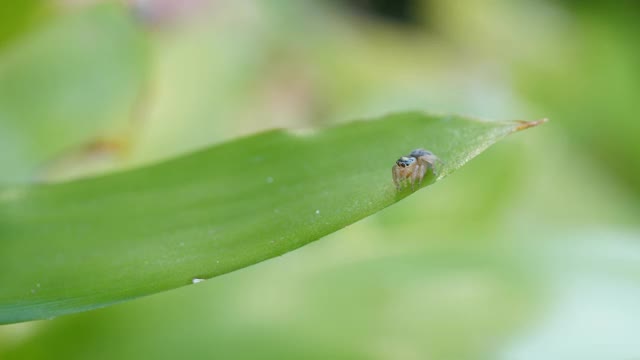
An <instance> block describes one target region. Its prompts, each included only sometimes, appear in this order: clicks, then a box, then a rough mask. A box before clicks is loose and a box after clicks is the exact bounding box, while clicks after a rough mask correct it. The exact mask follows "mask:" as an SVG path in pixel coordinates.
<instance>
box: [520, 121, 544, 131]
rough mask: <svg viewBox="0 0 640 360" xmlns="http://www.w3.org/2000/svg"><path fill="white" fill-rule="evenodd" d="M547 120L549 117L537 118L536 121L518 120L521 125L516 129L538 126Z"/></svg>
mask: <svg viewBox="0 0 640 360" xmlns="http://www.w3.org/2000/svg"><path fill="white" fill-rule="evenodd" d="M547 121H549V119H547V118H544V119H540V120H535V121H524V120H518V121H517V123H519V124H520V125H519V126H518V127H517V128H516V129H515V131H520V130H525V129H528V128H532V127H535V126H538V125H540V124H544V123H546V122H547Z"/></svg>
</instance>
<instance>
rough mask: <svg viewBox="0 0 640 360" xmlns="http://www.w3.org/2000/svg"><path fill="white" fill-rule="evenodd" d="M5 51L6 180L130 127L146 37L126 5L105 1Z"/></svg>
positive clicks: (1, 151)
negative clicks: (97, 138) (106, 2)
mask: <svg viewBox="0 0 640 360" xmlns="http://www.w3.org/2000/svg"><path fill="white" fill-rule="evenodd" d="M16 40H20V41H17V42H15V43H12V44H11V46H9V47H7V48H6V49H3V52H2V54H1V56H0V166H1V167H2V171H0V182H4V183H15V182H19V181H24V180H25V179H29V178H33V175H34V172H35V171H36V169H38V167H40V166H42V164H43V163H45V162H47V161H49V160H51V159H52V158H53V157H55V156H59V155H61V154H62V153H63V152H65V151H68V150H70V149H72V148H73V147H77V146H80V145H83V144H86V143H88V142H89V141H90V140H92V139H95V138H96V137H98V136H100V135H102V136H108V135H113V133H117V132H122V131H123V129H126V127H127V126H128V124H129V121H130V119H131V114H132V110H133V108H134V105H135V104H136V102H137V101H138V99H139V96H140V93H141V91H142V87H143V85H144V80H145V76H146V74H145V73H146V71H145V63H146V61H147V45H146V38H145V36H144V33H143V31H142V30H141V29H139V28H138V27H137V26H136V23H135V21H134V19H133V18H132V16H131V14H129V13H127V9H126V8H125V7H123V6H118V5H116V4H100V5H97V6H94V7H91V8H88V9H87V10H82V11H78V12H73V13H71V14H65V15H61V16H58V17H54V18H53V19H51V20H49V21H47V22H46V23H45V24H42V25H40V26H38V28H37V30H34V31H33V32H30V33H29V34H26V35H24V36H22V37H20V38H19V39H16Z"/></svg>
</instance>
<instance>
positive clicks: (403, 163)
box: [396, 156, 416, 168]
mask: <svg viewBox="0 0 640 360" xmlns="http://www.w3.org/2000/svg"><path fill="white" fill-rule="evenodd" d="M415 161H416V158H413V157H407V156H403V157H401V158H400V159H398V160H397V161H396V165H398V166H400V167H403V168H405V167H407V166H409V165H411V164H413V163H414V162H415Z"/></svg>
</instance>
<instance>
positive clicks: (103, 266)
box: [0, 113, 541, 323]
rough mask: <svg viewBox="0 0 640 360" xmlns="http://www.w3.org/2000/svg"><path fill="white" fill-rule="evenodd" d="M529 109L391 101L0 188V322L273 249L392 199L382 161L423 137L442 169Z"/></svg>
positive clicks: (511, 127) (207, 270) (185, 277)
mask: <svg viewBox="0 0 640 360" xmlns="http://www.w3.org/2000/svg"><path fill="white" fill-rule="evenodd" d="M539 123H541V121H538V122H529V123H526V122H480V121H474V120H469V119H465V118H461V117H455V116H450V117H442V116H429V115H422V114H419V113H404V114H396V115H390V116H387V117H384V118H382V119H378V120H375V121H359V122H353V123H349V124H346V125H342V126H338V127H334V128H329V129H326V130H322V131H319V132H317V133H314V134H306V135H305V134H297V135H296V134H291V133H287V132H285V131H280V130H278V131H270V132H266V133H262V134H257V135H254V136H250V137H246V138H241V139H237V140H234V141H231V142H228V143H224V144H221V145H218V146H214V147H211V148H209V149H206V150H203V151H200V152H197V153H193V154H190V155H187V156H183V157H180V158H176V159H173V160H169V161H166V162H163V163H160V164H157V165H153V166H148V167H143V168H139V169H135V170H130V171H126V172H121V173H116V174H111V175H107V176H102V177H96V178H89V179H82V180H77V181H71V182H67V183H59V184H42V185H34V186H24V187H11V188H5V189H3V190H2V191H0V239H1V242H0V284H2V287H1V288H0V323H9V322H19V321H26V320H32V319H41V318H49V317H54V316H58V315H61V314H67V313H73V312H78V311H83V310H88V309H93V308H97V307H102V306H105V305H108V304H113V303H117V302H121V301H124V300H127V299H132V298H135V297H139V296H143V295H148V294H152V293H155V292H159V291H164V290H168V289H172V288H176V287H179V286H183V285H188V284H191V283H196V282H199V279H206V278H210V277H213V276H217V275H221V274H224V273H228V272H230V271H233V270H237V269H240V268H243V267H246V266H248V265H251V264H255V263H257V262H260V261H263V260H266V259H269V258H272V257H274V256H278V255H281V254H284V253H286V252H288V251H291V250H294V249H296V248H298V247H300V246H303V245H305V244H307V243H309V242H311V241H314V240H317V239H319V238H321V237H323V236H325V235H327V234H329V233H331V232H334V231H336V230H339V229H341V228H343V227H345V226H347V225H349V224H352V223H354V222H355V221H358V220H360V219H362V218H364V217H366V216H368V215H371V214H373V213H375V212H377V211H380V210H381V209H383V208H385V207H387V206H389V205H391V204H393V203H395V202H397V201H399V200H400V199H402V198H403V197H406V196H407V195H409V194H410V193H411V192H412V190H411V189H410V188H406V189H404V190H403V191H397V190H396V188H395V187H394V185H393V183H392V181H391V167H392V165H393V164H394V161H395V160H396V159H397V158H398V157H400V156H402V155H405V154H407V153H409V152H410V151H411V150H413V149H415V148H419V147H424V148H427V149H429V150H431V151H433V152H434V153H435V154H436V155H437V156H439V157H440V159H441V160H442V162H443V164H442V165H441V166H439V168H438V172H437V176H434V175H433V174H432V173H428V175H427V177H426V178H425V181H424V182H423V184H422V186H427V185H429V184H431V183H433V182H435V181H436V178H437V179H442V178H444V177H445V176H447V175H449V174H451V173H452V172H453V171H455V170H456V169H457V168H459V167H460V166H462V165H463V164H464V163H466V162H467V161H469V160H470V159H471V158H473V157H474V156H476V155H478V154H479V153H480V152H482V151H483V150H484V149H486V148H487V147H488V146H490V145H491V144H493V143H495V142H496V141H498V140H499V139H501V138H503V137H504V136H506V135H508V134H510V133H513V132H515V131H517V130H521V129H524V128H527V127H531V126H535V125H537V124H539Z"/></svg>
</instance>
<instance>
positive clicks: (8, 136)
mask: <svg viewBox="0 0 640 360" xmlns="http://www.w3.org/2000/svg"><path fill="white" fill-rule="evenodd" d="M3 7H4V8H3V10H2V12H1V13H0V166H1V167H0V183H4V184H12V183H20V182H32V181H61V180H64V179H70V178H75V177H78V176H84V175H87V174H94V173H101V172H106V171H113V170H116V169H122V168H129V167H133V166H138V165H140V164H145V163H150V162H155V161H160V160H162V159H165V158H167V157H171V156H176V155H179V154H182V153H185V152H188V151H191V150H194V149H198V148H202V147H205V146H208V145H211V144H215V143H218V142H221V141H224V140H228V139H233V138H235V137H238V136H241V135H246V134H251V133H255V132H257V131H260V130H264V129H269V128H274V127H285V128H291V129H306V128H311V127H321V126H327V125H331V124H334V123H338V122H342V121H349V120H353V119H357V118H363V117H367V116H377V115H381V114H384V113H388V112H393V111H404V110H425V111H429V112H437V113H458V114H465V115H470V116H474V117H480V118H487V119H495V120H507V119H537V118H541V117H548V118H550V119H551V122H550V123H548V124H546V125H544V126H542V127H540V128H538V129H535V130H532V131H530V132H527V133H526V134H520V135H516V136H513V137H511V138H509V139H508V140H506V141H504V142H503V143H501V144H498V145H497V146H495V147H493V148H492V149H490V150H489V151H487V153H486V154H484V155H482V156H481V157H479V158H478V159H476V160H474V161H472V162H471V163H470V164H468V165H467V166H465V167H464V168H462V169H461V170H460V171H459V172H458V173H456V174H455V175H454V176H452V177H450V178H447V179H446V181H443V182H441V183H438V184H437V186H434V187H430V188H429V189H428V190H426V191H421V192H419V193H417V194H415V195H414V196H411V197H409V198H407V199H406V200H404V201H403V202H401V203H400V204H397V205H395V206H393V207H391V208H388V209H386V210H384V211H382V212H380V213H378V214H376V215H375V216H372V217H369V218H367V219H366V220H364V221H361V222H359V223H357V224H354V225H352V226H350V227H348V228H346V229H344V230H342V231H339V232H337V233H334V234H332V235H331V236H328V237H326V238H324V239H322V240H320V241H317V242H315V243H312V244H310V245H308V246H306V247H303V248H302V249H300V250H297V251H295V252H292V253H289V254H287V255H285V256H282V257H279V258H276V259H272V260H269V261H267V262H264V263H261V264H258V265H255V266H251V267H249V268H246V269H244V270H240V271H237V272H234V273H231V274H229V275H225V276H221V277H218V278H214V279H212V280H210V281H207V282H204V283H201V284H198V285H197V286H188V287H184V288H181V289H178V290H174V291H170V292H166V293H162V294H157V295H154V296H151V297H147V298H143V299H138V300H135V301H131V302H128V303H124V304H121V305H116V306H112V307H109V308H106V309H102V310H97V311H92V312H87V313H82V314H77V315H71V316H65V317H61V318H58V319H52V320H46V321H37V322H29V323H23V324H16V325H7V326H0V359H40V358H47V359H50V358H61V359H86V358H91V359H115V358H166V359H174V358H216V359H255V358H275V359H301V358H305V359H308V358H310V359H524V360H528V359H633V358H640V335H639V334H640V287H639V286H638V284H639V283H640V226H639V225H640V221H638V220H639V219H640V206H639V205H638V204H639V200H640V141H638V137H639V136H640V122H639V120H640V119H638V115H637V114H636V112H635V111H634V110H635V106H636V104H637V102H638V96H639V95H640V41H638V39H640V22H639V21H638V16H639V15H640V4H638V3H637V2H634V1H614V2H599V1H595V0H593V1H570V0H564V1H560V0H557V1H550V0H549V1H538V0H515V1H513V0H509V1H508V0H470V1H460V0H454V1H451V0H403V1H383V0H368V1H367V0H333V1H332V0H325V1H311V0H307V1H301V0H278V1H233V0H210V1H206V0H189V1H178V0H146V1H145V0H137V1H133V0H132V1H128V2H122V1H118V2H107V1H81V0H64V1H63V0H57V1H53V0H49V1H38V0H29V1H19V2H11V3H7V4H5V5H4V6H3ZM354 141H357V139H354ZM412 147H414V146H413V145H412V144H407V148H408V149H411V148H412ZM390 181H391V180H390ZM0 286H1V284H0Z"/></svg>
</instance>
